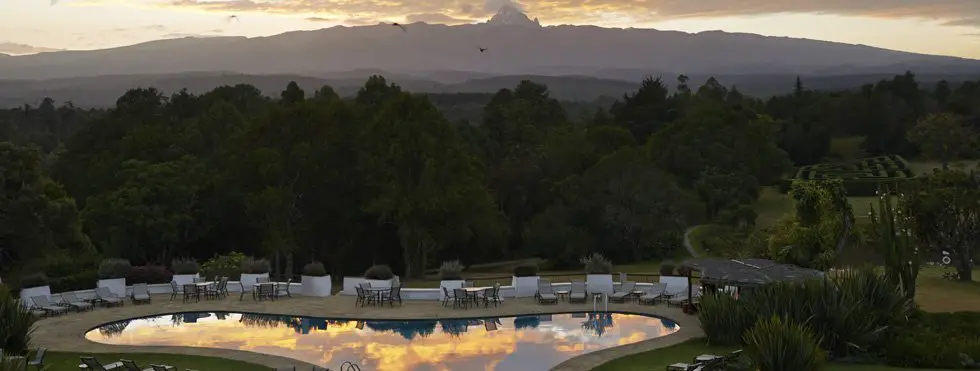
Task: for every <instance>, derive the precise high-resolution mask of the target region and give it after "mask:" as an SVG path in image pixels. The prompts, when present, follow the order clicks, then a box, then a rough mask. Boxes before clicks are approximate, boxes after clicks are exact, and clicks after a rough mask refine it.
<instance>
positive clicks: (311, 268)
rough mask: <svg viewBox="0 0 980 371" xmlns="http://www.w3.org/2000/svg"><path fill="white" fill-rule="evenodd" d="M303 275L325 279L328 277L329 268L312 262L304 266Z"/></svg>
mask: <svg viewBox="0 0 980 371" xmlns="http://www.w3.org/2000/svg"><path fill="white" fill-rule="evenodd" d="M303 275H304V276H310V277H324V276H326V275H327V268H325V267H324V266H323V263H321V262H312V263H310V264H307V265H305V266H303Z"/></svg>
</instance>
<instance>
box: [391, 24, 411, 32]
mask: <svg viewBox="0 0 980 371" xmlns="http://www.w3.org/2000/svg"><path fill="white" fill-rule="evenodd" d="M391 25H392V26H397V27H398V28H401V29H402V32H408V29H407V28H405V26H402V25H400V24H398V22H395V23H392V24H391Z"/></svg>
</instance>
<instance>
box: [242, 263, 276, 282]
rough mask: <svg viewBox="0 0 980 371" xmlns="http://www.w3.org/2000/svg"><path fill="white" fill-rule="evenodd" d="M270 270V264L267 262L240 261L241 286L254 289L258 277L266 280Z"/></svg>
mask: <svg viewBox="0 0 980 371" xmlns="http://www.w3.org/2000/svg"><path fill="white" fill-rule="evenodd" d="M271 270H272V264H269V261H268V260H265V259H255V258H245V260H242V278H241V281H242V284H243V285H245V287H246V288H249V287H254V286H255V282H256V281H258V279H259V278H260V277H261V278H266V279H268V278H269V271H271Z"/></svg>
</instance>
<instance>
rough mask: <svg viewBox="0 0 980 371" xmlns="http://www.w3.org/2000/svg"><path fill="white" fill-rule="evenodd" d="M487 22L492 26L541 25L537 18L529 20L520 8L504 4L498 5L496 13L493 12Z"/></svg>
mask: <svg viewBox="0 0 980 371" xmlns="http://www.w3.org/2000/svg"><path fill="white" fill-rule="evenodd" d="M487 24H489V25H494V26H532V27H541V23H540V22H538V19H537V18H535V19H534V20H531V18H528V17H527V14H524V12H522V11H521V10H520V9H517V8H515V7H514V6H512V5H504V6H502V7H500V10H498V11H497V14H494V15H493V18H490V20H489V21H487Z"/></svg>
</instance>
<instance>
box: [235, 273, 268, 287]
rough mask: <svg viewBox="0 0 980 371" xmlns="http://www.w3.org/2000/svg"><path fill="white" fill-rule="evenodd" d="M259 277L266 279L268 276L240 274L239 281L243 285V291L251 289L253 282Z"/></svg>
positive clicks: (266, 274) (265, 274) (262, 274)
mask: <svg viewBox="0 0 980 371" xmlns="http://www.w3.org/2000/svg"><path fill="white" fill-rule="evenodd" d="M259 277H262V278H266V279H268V278H269V274H268V273H242V278H241V281H242V284H244V285H245V289H251V288H253V287H255V282H256V281H257V280H258V279H259Z"/></svg>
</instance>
